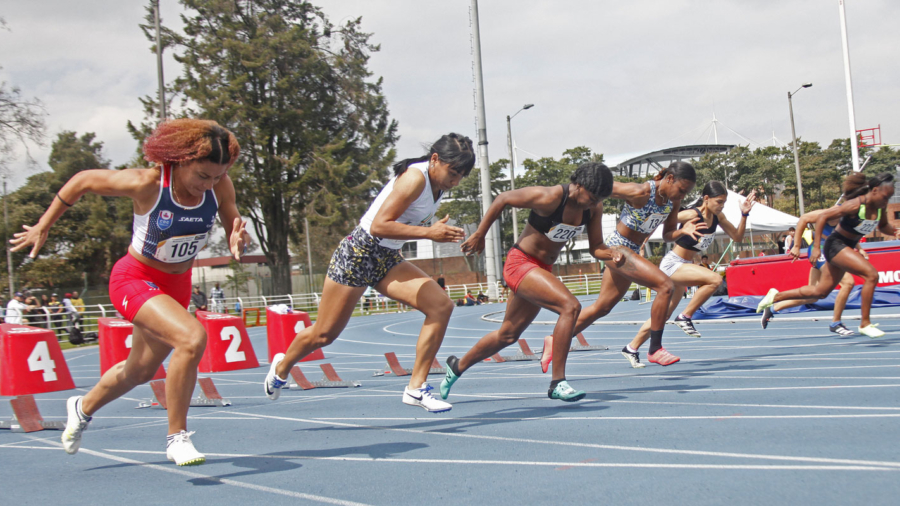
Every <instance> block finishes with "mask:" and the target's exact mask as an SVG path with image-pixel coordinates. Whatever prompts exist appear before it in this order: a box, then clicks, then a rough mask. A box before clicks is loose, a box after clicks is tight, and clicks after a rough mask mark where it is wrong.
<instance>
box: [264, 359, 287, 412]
mask: <svg viewBox="0 0 900 506" xmlns="http://www.w3.org/2000/svg"><path fill="white" fill-rule="evenodd" d="M282 360H284V353H278V354H276V355H275V356H274V357H272V365H271V366H269V373H268V374H266V382H265V383H264V384H263V389H264V390H265V392H266V397H268V398H269V399H272V400H273V401H274V400H277V399H278V397H280V396H281V389H282V388H284V386H285V385H287V380H283V379H281V378H279V377H278V375H277V374H275V368H276V367H278V364H280V363H281V361H282Z"/></svg>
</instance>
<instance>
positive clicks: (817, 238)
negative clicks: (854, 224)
mask: <svg viewBox="0 0 900 506" xmlns="http://www.w3.org/2000/svg"><path fill="white" fill-rule="evenodd" d="M859 205H860V202H859V198H855V199H850V200H848V201H847V202H844V204H843V205H840V206H834V207H829V208H828V209H822V210H821V214H819V216H818V217H816V230H815V233H814V234H813V244H812V247H813V249H812V254H811V255H810V256H809V262H810V263H815V262H816V260H817V259H818V258H819V253H820V251H821V248H819V245H820V244H822V230H823V229H824V228H825V224H826V223H828V221H829V220H833V219H835V218H840V217H841V216H846V215H849V214H853V213H856V212H859ZM839 226H840V225H839ZM847 232H850V233H851V234H855V233H856V232H855V231H853V230H847Z"/></svg>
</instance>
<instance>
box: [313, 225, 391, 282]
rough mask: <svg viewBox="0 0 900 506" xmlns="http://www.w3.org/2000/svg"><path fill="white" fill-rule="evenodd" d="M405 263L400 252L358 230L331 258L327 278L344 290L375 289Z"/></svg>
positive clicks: (349, 236) (341, 244)
mask: <svg viewBox="0 0 900 506" xmlns="http://www.w3.org/2000/svg"><path fill="white" fill-rule="evenodd" d="M400 262H403V256H402V255H401V254H400V251H399V250H395V249H391V248H385V247H384V246H381V245H379V244H378V239H376V238H374V237H372V236H371V235H369V233H368V232H366V231H365V230H363V229H362V227H356V228H355V229H353V232H351V233H350V235H348V236H347V237H345V238H344V239H343V240H342V241H341V243H340V244H339V245H338V247H337V249H336V250H334V254H333V255H331V262H330V263H329V264H328V277H329V278H330V279H331V280H332V281H334V282H335V283H340V284H342V285H345V286H354V287H361V286H375V285H377V284H378V282H379V281H381V280H382V279H384V277H385V276H387V273H388V271H389V270H391V269H393V268H394V266H396V265H397V264H399V263H400Z"/></svg>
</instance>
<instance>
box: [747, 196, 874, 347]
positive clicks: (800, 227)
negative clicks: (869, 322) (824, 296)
mask: <svg viewBox="0 0 900 506" xmlns="http://www.w3.org/2000/svg"><path fill="white" fill-rule="evenodd" d="M823 211H825V210H824V209H820V210H818V211H812V212H809V213H806V214H804V215H803V216H801V217H800V221H799V222H797V229H796V232H795V237H794V245H793V246H792V247H791V250H790V251H789V253H790V254H791V256H793V257H794V260H792V262H793V261H796V260H797V259H798V258H800V244H801V241H802V239H803V233H804V231H805V230H806V227H807V225H809V224H811V223H815V221H816V219H818V217H819V215H820V214H822V212H823ZM838 221H839V218H834V219H832V220H829V221H827V222H825V227H824V228H823V229H822V243H821V244H824V243H825V240H826V239H828V237H829V236H830V235H831V234H832V233H833V232H834V229H835V227H837V225H838ZM812 250H813V248H812V243H810V245H809V246H808V247H807V251H806V254H807V256H808V257H809V258H810V259H812V258H815V257H813V256H812ZM856 251H858V252H859V254H860V255H862V257H863V258H865V259H866V260H868V259H869V255H867V254H866V253H865V252H864V251H863V250H862V249H859V248H857V249H856ZM810 263H812V260H810ZM824 265H825V256H824V255H822V254H821V253H819V257H818V258H816V262H815V263H813V265H812V268H811V269H810V270H809V286H815V285H816V284H818V283H819V279H821V278H822V267H823V266H824ZM840 283H841V289H840V291H838V294H837V297H835V299H834V316H833V317H832V320H831V325H829V326H828V329H829V330H831V331H832V332H834V333H836V334H838V335H840V336H852V335H853V334H855V332H853V331H852V330H850V329H848V328H847V327H846V326H845V325H844V323H843V322H842V321H841V316H842V315H843V314H844V308H845V307H846V306H847V299H848V298H850V291H851V290H853V285H855V284H856V281H855V280H854V279H853V275H852V274H850V273H849V272H845V273H844V277H843V278H841V281H840ZM816 300H817V299H798V300H785V301H781V302H779V303H778V304H773V305H772V306H770V307H767V308H765V309H763V315H762V319H761V320H760V323H761V324H762V328H763V329H765V328H766V327H768V326H769V322H770V321H771V320H772V317H773V314H774V313H775V312H778V311H783V310H785V309H788V308H791V307H797V306H802V305H804V304H812V303H814V302H816Z"/></svg>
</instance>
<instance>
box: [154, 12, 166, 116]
mask: <svg viewBox="0 0 900 506" xmlns="http://www.w3.org/2000/svg"><path fill="white" fill-rule="evenodd" d="M153 17H154V18H155V22H156V74H157V76H158V77H159V122H160V123H162V122H163V121H165V120H166V81H165V79H164V78H163V60H162V30H160V28H159V0H153Z"/></svg>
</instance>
